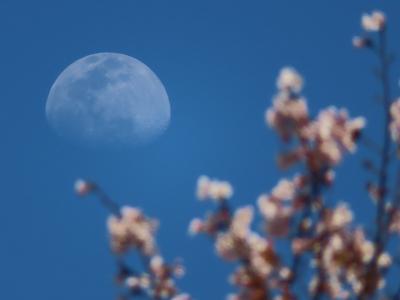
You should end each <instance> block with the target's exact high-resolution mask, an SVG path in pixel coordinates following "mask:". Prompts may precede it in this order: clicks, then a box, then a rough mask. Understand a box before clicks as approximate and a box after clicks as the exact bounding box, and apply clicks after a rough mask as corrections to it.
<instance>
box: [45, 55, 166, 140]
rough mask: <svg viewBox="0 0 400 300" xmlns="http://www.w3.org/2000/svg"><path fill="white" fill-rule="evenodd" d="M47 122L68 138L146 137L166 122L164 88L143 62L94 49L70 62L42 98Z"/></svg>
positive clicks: (161, 129) (159, 131) (162, 128)
mask: <svg viewBox="0 0 400 300" xmlns="http://www.w3.org/2000/svg"><path fill="white" fill-rule="evenodd" d="M46 117H47V120H48V122H49V124H50V126H51V127H52V128H53V129H54V130H55V131H56V132H57V133H58V134H59V135H60V136H63V137H66V138H67V139H69V140H74V141H79V142H83V143H84V144H89V145H96V146H97V145H99V144H107V145H121V144H124V145H136V144H144V143H147V142H150V141H152V140H154V139H155V138H157V137H158V136H160V135H161V134H162V133H163V132H164V131H165V130H166V128H167V127H168V125H169V122H170V117H171V108H170V102H169V99H168V95H167V92H166V90H165V88H164V86H163V84H162V82H161V81H160V80H159V78H158V77H157V75H156V74H154V72H153V71H152V70H151V69H150V68H149V67H147V66H146V65H145V64H144V63H142V62H141V61H139V60H137V59H135V58H133V57H130V56H127V55H124V54H119V53H97V54H92V55H89V56H86V57H83V58H81V59H79V60H77V61H75V62H74V63H72V64H71V65H70V66H68V67H67V68H66V69H65V70H64V71H63V72H62V73H61V74H60V75H59V76H58V78H57V79H56V81H55V82H54V84H53V86H52V87H51V89H50V92H49V95H48V98H47V102H46Z"/></svg>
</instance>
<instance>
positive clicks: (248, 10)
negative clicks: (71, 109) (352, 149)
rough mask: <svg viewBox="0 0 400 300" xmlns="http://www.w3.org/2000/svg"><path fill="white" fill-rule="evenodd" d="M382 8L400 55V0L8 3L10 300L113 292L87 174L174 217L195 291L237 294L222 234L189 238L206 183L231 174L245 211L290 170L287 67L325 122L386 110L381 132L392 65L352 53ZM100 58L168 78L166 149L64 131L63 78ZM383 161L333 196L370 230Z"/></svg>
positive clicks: (4, 215)
mask: <svg viewBox="0 0 400 300" xmlns="http://www.w3.org/2000/svg"><path fill="white" fill-rule="evenodd" d="M373 8H379V9H382V10H384V11H385V12H386V13H387V15H388V18H389V22H390V29H389V30H390V32H391V33H390V37H391V39H390V43H391V48H392V49H397V50H399V49H400V40H399V39H398V36H399V34H400V29H399V28H400V15H399V11H400V3H399V2H397V1H389V0H388V1H379V3H378V1H372V0H370V1H365V0H364V1H361V0H357V1H348V0H341V1H330V2H328V1H320V0H313V1H287V0H279V1H278V0H275V1H261V0H260V1H232V0H229V1H228V0H220V1H211V0H209V1H183V0H182V1H176V0H170V1H152V0H148V1H136V0H130V1H122V0H114V1H100V0H98V1H91V0H87V1H77V0H71V1H62V2H61V1H18V0H12V1H11V0H2V1H1V2H0V28H1V29H0V30H1V47H0V54H1V55H0V66H1V67H0V82H1V83H2V84H1V89H0V99H1V103H2V109H1V110H0V134H1V139H2V147H1V150H0V151H1V155H0V166H1V171H0V176H1V185H0V186H1V190H2V194H1V195H2V197H1V198H2V199H1V201H2V202H1V203H2V208H1V209H0V236H1V247H0V268H1V271H0V287H1V289H0V290H1V291H0V293H1V298H4V299H16V300H25V299H36V298H40V299H43V300H47V299H49V300H50V299H55V298H56V299H58V300H64V299H65V300H67V299H68V300H70V299H113V297H114V294H115V288H114V286H113V284H112V276H113V272H114V265H113V260H112V258H111V256H110V255H109V250H108V244H107V235H106V230H105V218H106V216H107V213H106V212H105V211H104V209H102V208H101V207H99V205H98V204H97V203H96V202H95V201H94V200H93V199H87V200H82V199H77V198H76V197H75V196H74V194H73V190H72V186H73V182H74V181H75V179H76V178H78V177H86V178H91V179H93V180H95V181H97V182H98V183H99V184H101V185H102V186H103V187H104V189H105V190H107V192H108V193H109V194H110V195H111V196H112V197H113V198H114V199H115V200H116V201H118V202H119V203H121V204H129V205H134V206H139V207H142V208H143V209H144V210H145V211H146V212H147V214H148V215H150V216H153V217H157V218H158V219H160V221H161V229H160V232H159V235H158V236H159V242H160V245H161V248H162V249H163V253H164V254H165V256H166V257H167V258H169V259H172V258H173V257H175V256H180V257H183V258H184V260H185V263H186V265H187V268H188V273H187V276H186V278H185V279H184V280H182V281H181V287H182V288H183V289H184V290H186V291H188V292H190V293H191V294H193V296H194V297H195V298H196V299H199V300H201V299H223V297H224V295H225V294H227V293H228V292H229V291H230V288H229V285H228V284H227V275H228V271H229V270H230V269H231V267H229V266H226V265H224V264H223V263H222V262H220V261H219V260H218V259H216V258H215V255H214V250H213V249H212V247H211V244H210V243H209V241H208V240H206V239H205V238H204V239H203V238H201V237H200V238H195V239H193V238H189V237H188V236H187V234H186V232H187V224H188V223H189V221H190V219H191V218H192V217H194V216H199V215H202V214H203V213H204V212H205V210H206V208H207V205H203V204H200V203H198V202H196V201H195V198H194V187H195V182H196V179H197V177H198V176H199V175H202V174H208V175H210V176H213V177H218V178H221V179H227V180H230V181H231V182H232V184H233V185H234V188H235V197H234V199H233V202H234V204H235V205H243V204H247V203H253V204H254V203H255V200H256V198H257V196H258V195H259V194H260V193H262V192H264V191H267V190H269V189H270V188H271V187H272V186H273V185H274V184H275V183H276V182H277V180H278V179H279V178H280V177H281V176H284V175H285V174H284V173H282V172H279V171H277V169H276V167H275V164H274V155H275V154H276V153H277V151H278V150H279V143H278V140H277V138H276V136H275V134H274V133H273V132H272V131H271V130H269V129H268V128H266V126H265V124H264V120H263V114H264V111H265V108H266V107H267V106H268V105H269V104H270V99H271V96H272V95H273V93H274V91H275V77H276V75H277V72H278V71H279V69H280V68H281V67H282V66H285V65H291V66H294V67H295V68H297V69H298V70H299V71H300V72H301V73H302V74H303V75H304V76H305V79H306V88H305V94H306V96H307V98H308V100H309V106H310V107H311V111H312V112H313V113H317V112H318V110H319V109H320V108H323V107H326V106H328V105H331V104H334V105H336V106H345V107H348V108H349V110H350V112H351V114H352V115H365V116H366V117H367V118H372V117H373V120H374V121H372V122H370V123H369V124H368V132H369V134H370V135H371V136H376V135H377V133H378V131H379V128H380V127H379V120H380V118H379V116H377V111H379V109H380V107H379V105H378V104H377V102H376V101H375V100H374V99H373V96H374V95H376V94H377V93H378V92H379V86H378V85H377V84H376V82H375V80H374V77H373V76H372V70H373V67H374V66H375V64H376V61H375V59H374V58H373V57H372V55H370V54H368V53H364V52H360V51H356V50H354V49H352V47H351V38H352V36H353V35H354V34H357V33H359V32H360V29H359V23H360V15H361V13H363V12H367V11H370V10H371V9H373ZM96 52H119V53H124V54H127V55H130V56H133V57H136V58H138V59H140V60H141V61H143V62H144V63H146V64H147V65H148V66H149V67H150V68H151V69H152V70H153V71H154V72H155V73H156V74H157V75H158V76H159V78H160V79H161V80H162V82H163V83H164V85H165V87H166V89H167V92H168V94H169V97H170V101H171V106H172V119H171V124H170V128H169V129H168V131H167V132H166V133H165V134H164V136H162V137H161V138H160V139H159V140H157V141H156V142H154V143H152V144H151V145H148V146H146V147H141V148H134V149H122V150H121V149H120V150H112V149H102V148H98V149H85V148H81V147H80V146H78V145H75V144H72V143H69V142H67V141H65V140H63V139H60V138H59V137H58V136H56V135H55V134H54V133H53V132H52V131H51V129H50V127H49V126H48V124H47V122H46V117H45V102H46V98H47V94H48V92H49V89H50V87H51V85H52V84H53V82H54V80H55V79H56V78H57V76H58V75H59V73H60V72H61V71H62V70H63V69H64V68H65V67H66V66H68V65H69V64H70V63H72V62H73V61H75V60H76V59H79V58H81V57H83V56H86V55H89V54H92V53H96ZM398 67H399V64H398V63H396V64H395V68H394V69H393V76H394V78H398V74H399V72H398V71H397V70H398ZM393 83H394V84H395V81H394V82H393ZM394 92H395V93H398V92H399V91H398V87H397V86H396V88H395V89H394ZM368 156H369V157H371V155H370V154H369V153H368V152H367V151H365V150H362V149H361V151H359V153H358V155H357V156H354V157H348V159H347V160H346V166H343V167H341V168H340V169H339V171H338V181H337V183H336V185H335V187H334V188H333V191H332V192H331V193H330V194H329V197H330V198H331V199H332V201H333V200H347V201H349V202H350V203H351V206H352V207H353V208H354V210H355V211H356V213H359V214H360V220H361V221H365V220H368V219H369V218H370V216H371V215H370V209H371V207H372V205H371V204H370V201H369V200H368V199H367V196H366V193H365V192H364V191H363V184H364V182H365V179H366V178H367V176H366V175H365V174H364V173H362V172H361V168H360V161H361V159H362V158H364V157H368ZM210 294H211V296H210Z"/></svg>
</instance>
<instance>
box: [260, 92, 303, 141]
mask: <svg viewBox="0 0 400 300" xmlns="http://www.w3.org/2000/svg"><path fill="white" fill-rule="evenodd" d="M265 121H266V122H267V124H268V125H269V126H270V127H272V128H274V129H276V130H277V131H278V133H279V135H280V136H281V137H282V139H283V140H284V141H288V140H290V139H291V138H292V137H293V136H294V135H296V134H301V133H302V130H303V129H304V128H305V126H306V125H307V124H308V108H307V103H306V101H305V99H303V98H293V97H292V96H291V95H290V94H288V93H287V92H280V93H279V94H278V95H277V96H276V97H275V98H274V100H273V104H272V107H271V108H269V109H267V111H266V113H265Z"/></svg>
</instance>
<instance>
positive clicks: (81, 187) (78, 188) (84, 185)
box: [74, 179, 93, 196]
mask: <svg viewBox="0 0 400 300" xmlns="http://www.w3.org/2000/svg"><path fill="white" fill-rule="evenodd" d="M74 190H75V193H77V194H78V195H79V196H85V195H87V194H89V193H90V192H91V191H92V190H93V184H91V183H89V182H87V181H85V180H83V179H78V180H77V181H75V185H74Z"/></svg>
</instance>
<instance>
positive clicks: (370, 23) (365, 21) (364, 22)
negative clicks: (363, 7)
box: [361, 10, 386, 31]
mask: <svg viewBox="0 0 400 300" xmlns="http://www.w3.org/2000/svg"><path fill="white" fill-rule="evenodd" d="M385 24H386V17H385V14H384V13H383V12H381V11H378V10H375V11H373V12H372V13H371V14H366V13H365V14H363V16H362V18H361V26H362V28H363V29H364V30H366V31H381V30H383V29H384V28H385Z"/></svg>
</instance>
